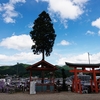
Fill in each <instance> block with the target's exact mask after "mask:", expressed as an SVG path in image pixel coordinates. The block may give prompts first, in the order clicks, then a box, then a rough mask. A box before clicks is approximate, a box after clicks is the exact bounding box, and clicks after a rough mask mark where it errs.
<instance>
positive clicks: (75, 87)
mask: <svg viewBox="0 0 100 100" xmlns="http://www.w3.org/2000/svg"><path fill="white" fill-rule="evenodd" d="M66 65H68V66H69V67H72V68H73V70H70V72H73V73H74V79H73V83H72V91H73V92H77V93H82V86H81V80H80V79H78V77H77V74H78V73H81V72H82V73H88V74H91V77H92V78H91V80H90V86H91V91H92V92H95V93H98V92H100V88H99V87H98V84H100V79H99V80H97V79H96V74H97V73H99V74H100V69H99V70H96V68H100V64H76V63H69V62H66ZM78 68H79V69H78ZM86 68H89V69H90V70H87V69H86Z"/></svg>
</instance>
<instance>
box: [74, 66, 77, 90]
mask: <svg viewBox="0 0 100 100" xmlns="http://www.w3.org/2000/svg"><path fill="white" fill-rule="evenodd" d="M77 83H78V80H77V68H76V67H74V79H73V91H74V92H78V85H77Z"/></svg>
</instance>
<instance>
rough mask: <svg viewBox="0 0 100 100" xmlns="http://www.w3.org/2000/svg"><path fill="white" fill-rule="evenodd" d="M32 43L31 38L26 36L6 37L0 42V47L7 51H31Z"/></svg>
mask: <svg viewBox="0 0 100 100" xmlns="http://www.w3.org/2000/svg"><path fill="white" fill-rule="evenodd" d="M32 44H33V42H32V40H31V37H30V36H29V35H26V34H22V35H19V36H17V35H13V36H11V37H7V38H5V39H3V40H2V41H1V42H0V46H3V47H6V48H8V49H16V50H26V49H31V46H32Z"/></svg>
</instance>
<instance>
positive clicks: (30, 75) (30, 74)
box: [30, 70, 32, 82]
mask: <svg viewBox="0 0 100 100" xmlns="http://www.w3.org/2000/svg"><path fill="white" fill-rule="evenodd" d="M31 81H32V70H30V82H31Z"/></svg>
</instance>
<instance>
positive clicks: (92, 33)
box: [86, 30, 95, 35]
mask: <svg viewBox="0 0 100 100" xmlns="http://www.w3.org/2000/svg"><path fill="white" fill-rule="evenodd" d="M86 34H90V35H94V34H95V33H94V32H92V31H90V30H88V31H87V32H86Z"/></svg>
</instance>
